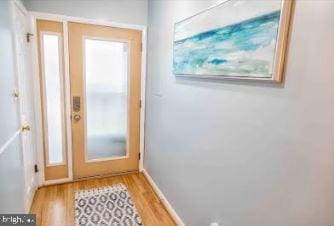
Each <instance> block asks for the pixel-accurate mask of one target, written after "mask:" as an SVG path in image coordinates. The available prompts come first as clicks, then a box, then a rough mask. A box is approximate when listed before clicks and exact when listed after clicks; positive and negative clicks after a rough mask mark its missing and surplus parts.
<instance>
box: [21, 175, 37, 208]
mask: <svg viewBox="0 0 334 226" xmlns="http://www.w3.org/2000/svg"><path fill="white" fill-rule="evenodd" d="M37 189H38V186H37V182H36V178H33V179H32V180H31V182H30V185H29V186H27V188H26V194H25V197H24V198H25V212H26V213H29V212H30V208H31V205H32V201H33V200H34V196H35V193H36V191H37Z"/></svg>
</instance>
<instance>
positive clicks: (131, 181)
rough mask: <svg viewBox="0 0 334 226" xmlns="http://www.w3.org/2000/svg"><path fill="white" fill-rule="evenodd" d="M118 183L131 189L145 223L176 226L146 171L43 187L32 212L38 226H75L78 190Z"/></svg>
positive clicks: (37, 193)
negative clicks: (75, 198) (75, 201)
mask: <svg viewBox="0 0 334 226" xmlns="http://www.w3.org/2000/svg"><path fill="white" fill-rule="evenodd" d="M116 183H123V184H124V185H125V186H126V187H127V188H128V190H129V192H130V194H131V197H132V199H133V201H134V203H135V205H136V207H137V210H138V212H139V214H140V216H141V218H142V220H143V223H144V225H145V226H160V225H161V226H175V225H176V224H175V223H174V221H173V220H172V218H171V217H170V215H169V214H168V212H167V211H166V209H165V208H164V206H163V205H162V203H161V202H160V201H159V199H158V198H157V196H156V195H155V193H154V191H153V189H152V188H151V187H150V185H149V183H148V182H147V180H146V178H145V176H144V175H143V174H142V173H132V174H127V175H121V176H114V177H107V178H102V179H92V180H85V181H78V182H73V183H68V184H62V185H52V186H47V187H42V188H40V189H39V190H38V191H37V192H36V195H35V197H34V201H33V204H32V207H31V211H30V212H31V213H34V214H36V217H37V225H38V226H66V225H67V226H73V225H74V191H75V190H78V189H90V188H94V187H100V186H107V185H113V184H116Z"/></svg>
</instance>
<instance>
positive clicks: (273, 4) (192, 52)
mask: <svg viewBox="0 0 334 226" xmlns="http://www.w3.org/2000/svg"><path fill="white" fill-rule="evenodd" d="M281 3H282V2H281V1H280V0H270V1H249V0H228V1H226V2H224V3H221V4H219V5H217V6H214V7H211V8H209V9H207V10H205V11H203V12H201V13H198V14H196V15H195V16H192V17H190V18H188V19H185V20H183V21H181V22H179V23H176V24H175V31H174V62H173V70H174V74H176V75H189V76H192V75H194V76H196V77H222V78H224V77H240V78H245V77H250V78H271V77H272V76H273V71H274V64H275V48H276V43H277V39H278V30H279V24H280V16H281Z"/></svg>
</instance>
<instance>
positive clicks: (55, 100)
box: [42, 34, 64, 165]
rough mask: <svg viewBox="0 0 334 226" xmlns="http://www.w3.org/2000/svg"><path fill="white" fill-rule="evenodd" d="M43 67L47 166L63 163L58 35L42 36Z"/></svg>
mask: <svg viewBox="0 0 334 226" xmlns="http://www.w3.org/2000/svg"><path fill="white" fill-rule="evenodd" d="M42 38H43V66H44V83H45V84H44V87H45V105H46V106H45V108H46V121H47V123H46V131H47V133H46V134H47V144H48V147H47V149H48V152H47V155H48V164H49V165H55V164H61V163H63V162H64V157H63V148H64V143H63V129H62V127H63V120H62V117H63V108H62V101H61V100H62V86H61V82H62V80H61V76H62V73H61V62H60V51H59V46H60V45H59V39H60V37H59V36H58V35H48V34H44V35H43V36H42Z"/></svg>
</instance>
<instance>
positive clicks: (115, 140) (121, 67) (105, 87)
mask: <svg viewBox="0 0 334 226" xmlns="http://www.w3.org/2000/svg"><path fill="white" fill-rule="evenodd" d="M84 44H85V48H84V49H85V62H84V63H85V90H86V135H87V146H86V151H87V157H88V160H93V159H103V158H111V157H121V156H126V153H127V145H126V144H127V118H128V117H127V115H128V113H127V96H128V93H127V74H128V44H127V43H124V42H117V41H106V40H97V39H85V42H84Z"/></svg>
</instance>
